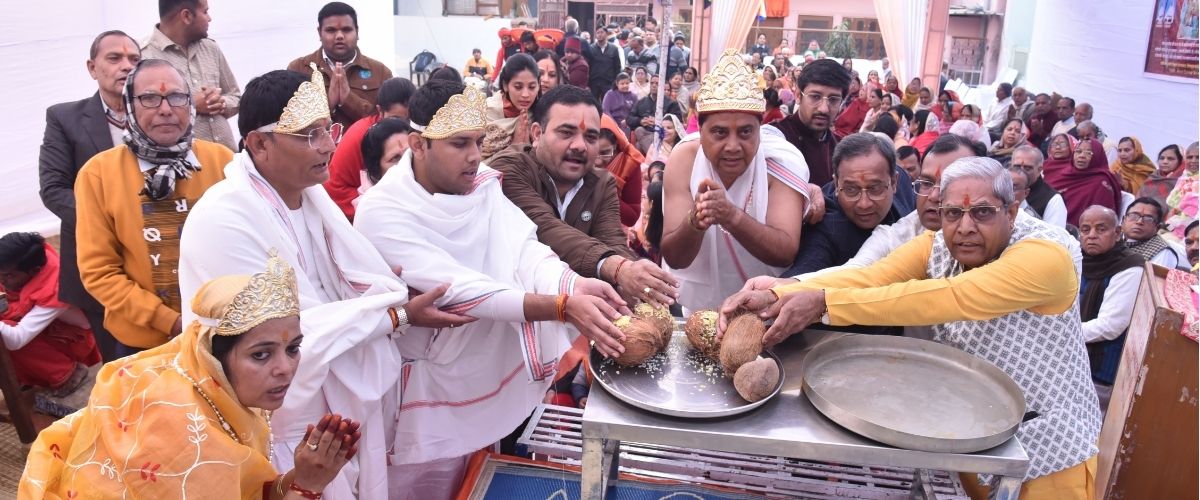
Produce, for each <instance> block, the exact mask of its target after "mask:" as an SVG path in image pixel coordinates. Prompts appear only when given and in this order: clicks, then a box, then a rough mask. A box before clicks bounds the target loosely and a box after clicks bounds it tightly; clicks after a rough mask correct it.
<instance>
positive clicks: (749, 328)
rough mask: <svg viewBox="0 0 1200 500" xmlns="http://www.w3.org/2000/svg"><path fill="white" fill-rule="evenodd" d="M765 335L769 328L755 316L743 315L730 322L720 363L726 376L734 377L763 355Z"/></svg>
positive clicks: (723, 341)
mask: <svg viewBox="0 0 1200 500" xmlns="http://www.w3.org/2000/svg"><path fill="white" fill-rule="evenodd" d="M765 333H767V326H766V325H765V324H763V321H762V320H761V319H759V318H758V316H757V315H754V314H743V315H741V316H738V317H736V318H733V321H730V322H729V326H728V327H726V328H725V336H724V337H722V338H721V352H720V361H721V368H722V369H724V370H725V376H727V377H728V376H733V374H735V373H737V370H738V368H740V367H741V366H742V365H744V364H746V363H749V362H751V361H754V358H756V357H758V355H759V354H760V353H762V350H763V334H765Z"/></svg>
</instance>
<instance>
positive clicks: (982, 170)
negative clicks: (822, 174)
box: [838, 143, 1016, 206]
mask: <svg viewBox="0 0 1200 500" xmlns="http://www.w3.org/2000/svg"><path fill="white" fill-rule="evenodd" d="M838 145H839V146H840V145H841V144H840V143H839V144H838ZM963 179H979V180H983V181H989V182H991V183H992V195H994V196H995V197H996V198H999V199H1000V201H1001V202H1002V203H1004V204H1005V205H1006V206H1007V205H1012V204H1013V202H1014V201H1016V197H1015V195H1014V194H1013V183H1012V177H1010V176H1009V174H1008V170H1006V169H1005V168H1004V166H1003V165H1001V164H1000V162H998V161H996V160H993V159H991V158H987V157H983V156H968V157H966V158H959V159H957V160H954V162H953V163H951V164H950V166H948V167H946V170H945V171H944V172H942V196H943V197H944V196H945V193H946V191H948V190H949V189H950V185H951V184H954V183H955V182H958V181H960V180H963Z"/></svg>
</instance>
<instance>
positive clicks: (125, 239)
mask: <svg viewBox="0 0 1200 500" xmlns="http://www.w3.org/2000/svg"><path fill="white" fill-rule="evenodd" d="M123 95H124V101H125V109H126V110H128V112H127V117H128V124H127V126H128V129H127V131H126V133H125V136H124V144H122V145H119V146H117V147H114V148H112V149H109V150H108V151H104V152H102V153H99V154H97V155H96V156H94V157H92V159H91V160H89V161H88V163H87V164H86V165H84V166H83V168H82V169H81V170H80V171H79V178H78V179H77V180H76V182H75V199H76V206H77V210H76V214H77V215H76V221H77V224H78V227H77V229H76V233H75V234H76V237H77V240H78V251H79V273H80V277H81V278H82V281H83V285H84V286H85V287H86V288H87V290H88V293H90V294H91V295H92V296H93V297H95V298H96V300H98V301H100V303H101V304H103V305H104V308H105V313H104V325H105V326H106V327H107V328H108V331H109V332H112V334H113V336H115V337H116V339H117V341H118V345H117V346H116V347H115V354H116V355H117V356H126V355H129V354H132V353H134V352H137V351H139V350H142V349H149V348H151V347H155V346H158V345H160V344H163V343H165V342H167V341H168V340H170V339H171V338H173V337H175V336H176V335H179V333H180V332H181V331H182V330H183V322H182V320H181V317H180V311H182V306H183V304H182V301H181V298H180V294H179V281H178V278H177V272H176V269H177V267H178V264H179V233H180V229H181V228H182V227H183V223H184V220H186V219H187V218H188V214H189V212H190V211H191V208H192V205H193V204H195V203H196V200H198V199H200V196H201V195H203V194H204V193H205V191H207V190H208V188H209V187H210V186H212V185H213V184H216V183H217V182H218V181H220V180H221V179H223V178H224V174H223V173H222V168H223V167H224V166H225V164H226V163H229V160H230V158H232V157H233V152H232V151H230V150H229V148H226V147H225V146H222V145H220V144H216V143H211V142H207V141H203V140H199V139H194V137H193V128H192V114H193V109H192V94H191V90H190V88H189V87H188V84H187V81H186V80H185V79H184V77H183V75H182V74H181V73H180V72H179V71H178V70H176V69H175V68H174V67H172V66H171V64H170V63H168V62H167V61H164V60H162V59H143V60H142V61H140V62H138V64H137V66H136V67H135V68H134V70H133V72H131V73H130V74H129V76H128V77H127V79H126V81H125V85H124V94H123ZM259 260H261V259H259ZM260 265H261V263H260ZM189 297H190V296H189Z"/></svg>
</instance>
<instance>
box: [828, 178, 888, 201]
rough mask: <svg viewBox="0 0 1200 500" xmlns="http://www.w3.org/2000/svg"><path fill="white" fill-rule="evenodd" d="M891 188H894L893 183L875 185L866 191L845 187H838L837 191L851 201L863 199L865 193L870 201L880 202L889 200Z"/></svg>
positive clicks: (856, 187) (855, 187)
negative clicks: (888, 195) (885, 199)
mask: <svg viewBox="0 0 1200 500" xmlns="http://www.w3.org/2000/svg"><path fill="white" fill-rule="evenodd" d="M891 187H892V183H890V182H889V183H887V184H874V185H872V186H871V187H868V188H866V189H863V188H860V187H858V186H845V187H838V189H837V190H838V193H840V194H843V195H846V198H848V199H849V200H851V201H855V200H858V199H859V198H862V195H863V193H864V192H865V193H867V198H868V199H871V200H875V201H879V200H882V199H884V198H887V192H888V188H891Z"/></svg>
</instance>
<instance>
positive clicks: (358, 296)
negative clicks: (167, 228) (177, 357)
mask: <svg viewBox="0 0 1200 500" xmlns="http://www.w3.org/2000/svg"><path fill="white" fill-rule="evenodd" d="M322 80H323V78H322V73H321V72H320V71H311V72H310V74H309V75H308V76H306V75H304V74H302V73H297V72H294V71H286V70H276V71H271V72H268V73H266V74H264V75H261V76H258V77H256V78H254V79H252V80H250V82H249V83H247V84H246V90H245V92H244V93H243V94H242V103H241V104H242V109H241V112H240V113H239V114H238V129H239V130H241V131H242V133H243V137H242V143H243V148H242V151H240V152H238V153H237V154H236V155H234V157H233V159H232V161H230V162H229V164H228V165H227V166H226V167H225V172H226V173H227V175H228V178H227V179H226V180H225V181H223V182H221V183H219V184H217V185H216V186H213V188H212V189H210V190H209V192H208V194H207V195H206V196H205V197H204V200H203V201H201V202H200V203H198V204H197V205H196V208H195V210H194V211H193V212H194V213H193V214H192V216H191V217H190V218H189V220H188V224H187V226H186V227H185V228H184V234H183V238H182V241H181V245H180V262H179V263H180V265H179V288H180V290H181V291H182V292H183V293H184V294H185V296H188V297H190V296H192V295H193V294H195V293H196V292H197V290H199V289H200V287H201V285H203V284H204V283H206V282H208V281H210V280H212V279H214V278H216V277H218V276H227V275H237V274H246V273H248V272H249V271H250V270H251V269H254V268H255V267H256V266H257V267H259V268H261V266H262V263H261V262H259V263H258V264H255V261H261V260H262V256H263V255H270V254H272V253H274V254H278V256H279V258H281V259H283V260H285V261H287V263H288V265H290V266H291V267H292V268H293V269H295V270H296V286H297V291H298V293H299V298H300V309H301V310H302V311H303V314H302V319H301V320H300V325H301V330H302V331H303V332H304V344H303V346H301V348H300V350H301V353H302V355H303V357H304V359H305V360H306V361H305V363H304V364H303V365H301V366H302V367H304V366H307V367H310V368H312V369H308V370H306V369H301V370H300V371H299V372H297V374H296V378H295V379H294V380H293V381H292V382H293V384H292V388H291V389H290V390H289V391H288V397H287V400H286V401H285V402H284V406H283V407H282V408H280V409H279V410H278V411H276V412H275V414H274V418H273V420H272V424H273V431H274V435H275V437H276V439H275V440H274V444H275V449H274V451H273V452H274V454H275V457H276V460H277V461H279V463H282V464H284V465H281V467H283V468H285V469H286V468H290V467H292V465H293V464H292V457H293V451H292V450H295V449H296V448H297V447H299V446H303V443H302V442H301V441H300V439H301V438H302V437H303V436H304V426H305V425H306V424H305V423H304V421H306V420H310V419H309V418H308V417H307V416H305V415H312V414H321V415H323V414H326V413H339V414H341V415H345V416H347V417H351V418H353V419H354V420H355V421H358V422H361V423H362V433H363V434H364V435H367V436H374V437H373V438H372V439H371V441H372V442H373V444H368V445H366V446H364V447H363V449H362V450H361V451H360V453H359V454H358V455H356V456H355V457H354V459H353V461H354V462H355V464H356V466H355V467H346V468H343V469H342V471H341V472H340V473H339V475H338V477H337V478H336V479H334V481H333V482H332V483H330V484H329V485H328V486H327V487H326V489H325V494H326V495H327V496H329V497H334V498H352V497H353V494H352V493H351V492H352V491H357V492H358V494H359V495H361V497H362V498H383V497H386V496H387V494H386V491H387V481H386V478H385V477H384V475H385V474H386V472H382V470H383V469H384V468H385V467H386V465H385V462H386V458H385V456H384V453H385V447H387V446H390V442H387V443H386V444H385V442H386V441H387V438H386V437H383V436H384V433H385V431H384V428H385V425H390V423H392V422H394V421H395V418H396V412H397V411H398V408H397V406H398V404H391V403H393V402H394V401H395V398H396V397H397V396H396V392H395V389H396V387H395V386H396V381H397V380H398V379H399V374H400V366H401V364H402V363H403V361H404V360H403V358H402V357H401V355H400V353H399V352H398V351H397V346H396V344H397V341H396V340H395V339H398V338H400V336H401V335H404V334H406V333H407V332H410V331H411V330H410V327H413V326H435V327H449V326H450V325H453V324H462V323H466V322H469V321H472V319H471V318H469V317H466V316H462V315H459V314H454V313H450V312H443V311H440V310H438V309H437V306H435V305H433V303H434V301H435V300H437V299H439V298H441V297H442V294H443V293H444V292H445V287H444V286H443V287H440V288H439V287H429V288H428V289H426V290H425V293H424V294H420V295H418V294H416V293H414V294H413V296H412V297H411V298H410V297H409V288H408V286H407V284H406V283H405V281H404V280H401V279H399V278H398V277H397V276H396V274H397V273H398V272H399V269H400V267H399V266H397V267H395V268H393V267H391V266H388V265H387V263H386V262H384V261H383V258H382V257H381V256H380V255H379V253H378V252H377V251H376V250H375V249H374V248H373V247H372V246H371V243H370V242H369V241H367V239H366V238H365V237H363V236H362V234H360V233H359V232H358V231H355V229H354V227H353V226H351V225H350V222H349V221H348V220H347V219H346V216H345V215H344V214H343V213H342V211H341V210H340V209H339V208H338V206H337V205H336V204H335V203H334V202H333V200H332V199H330V197H329V194H328V193H327V192H326V191H325V189H324V188H323V187H322V186H321V183H323V182H324V181H325V180H326V179H328V177H329V174H328V163H329V160H330V155H331V154H332V153H333V150H334V147H335V145H336V144H337V141H338V138H339V137H338V135H339V132H340V128H341V125H340V124H338V123H335V122H333V121H332V119H331V117H330V112H329V108H328V106H326V103H327V102H328V101H327V97H326V95H325V85H324V82H323V81H322ZM189 305H190V304H189ZM184 315H185V316H187V318H188V320H189V321H191V320H193V319H197V314H196V311H192V310H191V308H190V307H187V308H185V310H184ZM410 338H412V337H410ZM364 374H369V375H364ZM385 422H387V424H385ZM284 487H285V488H286V485H285V486H284Z"/></svg>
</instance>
